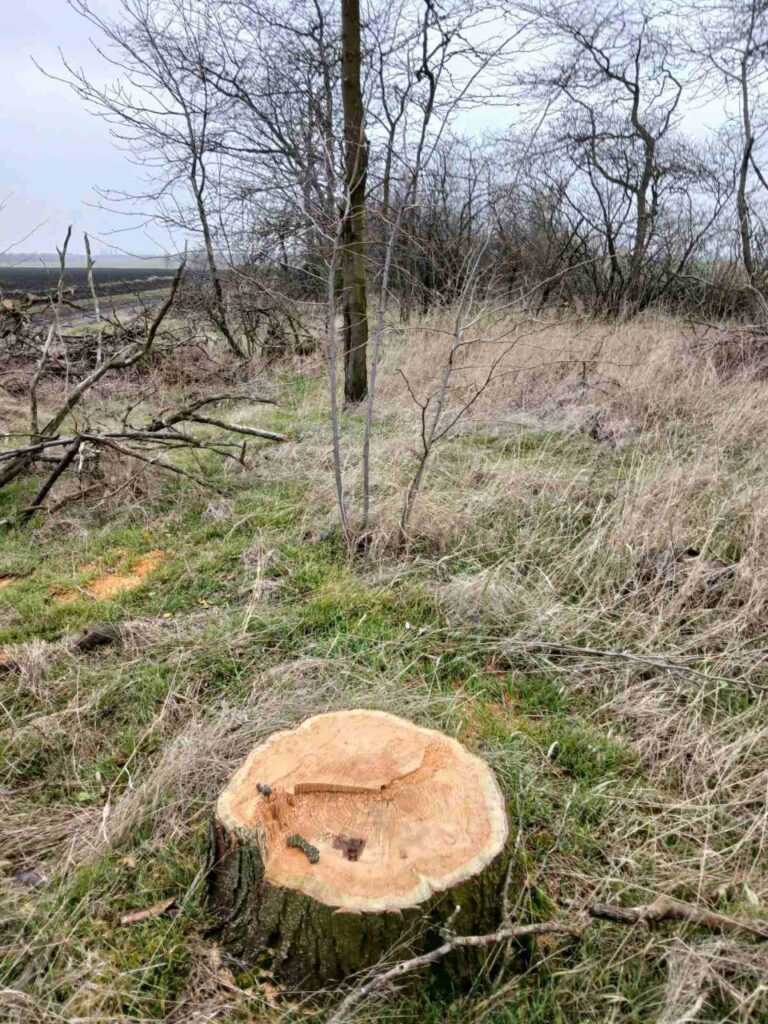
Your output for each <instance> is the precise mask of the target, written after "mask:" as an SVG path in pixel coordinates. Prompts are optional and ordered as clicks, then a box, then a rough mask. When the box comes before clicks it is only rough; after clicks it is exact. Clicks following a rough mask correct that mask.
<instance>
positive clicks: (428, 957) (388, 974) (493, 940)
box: [327, 920, 587, 1024]
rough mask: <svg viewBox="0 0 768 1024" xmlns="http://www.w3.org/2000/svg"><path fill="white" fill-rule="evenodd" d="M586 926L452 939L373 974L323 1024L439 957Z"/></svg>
mask: <svg viewBox="0 0 768 1024" xmlns="http://www.w3.org/2000/svg"><path fill="white" fill-rule="evenodd" d="M586 924H587V922H586V920H581V921H576V922H567V921H542V922H540V923H537V924H523V925H519V926H517V927H515V928H501V929H500V930H499V931H497V932H491V933H490V934H489V935H456V936H454V938H452V939H447V940H446V941H445V942H444V943H443V944H442V946H438V947H437V949H433V950H432V952H431V953H424V954H422V955H421V956H415V957H412V958H411V959H410V960H401V961H400V963H398V964H395V966H394V967H390V968H389V970H387V971H382V972H381V973H380V974H374V976H373V977H372V978H371V979H370V980H369V981H367V982H366V983H365V984H364V985H361V986H360V988H357V989H354V990H353V991H352V992H350V993H349V995H348V996H347V997H346V998H345V999H344V1000H343V1001H342V1003H341V1004H340V1006H339V1008H338V1009H337V1010H336V1012H335V1013H334V1015H333V1016H332V1017H330V1018H329V1020H328V1022H327V1024H341V1022H342V1021H345V1020H347V1018H348V1017H349V1014H350V1013H351V1012H352V1010H354V1009H355V1007H356V1006H359V1004H360V1003H362V1002H364V1001H365V1000H366V999H368V998H369V997H370V996H372V995H373V994H374V993H375V992H378V991H379V990H380V989H382V988H385V987H386V986H387V985H389V984H391V983H392V982H394V981H397V980H398V979H399V978H402V977H404V976H405V975H406V974H412V973H413V972H414V971H419V970H421V969H422V967H428V966H429V964H433V963H436V962H437V961H438V960H442V958H443V957H445V956H447V955H448V954H449V953H452V952H453V951H454V950H455V949H462V948H466V947H472V948H475V949H478V948H482V947H483V946H494V945H497V944H498V943H500V942H508V941H509V940H511V939H523V938H526V937H527V936H529V935H571V936H575V935H581V933H582V932H583V931H584V928H585V927H586Z"/></svg>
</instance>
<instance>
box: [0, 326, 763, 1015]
mask: <svg viewBox="0 0 768 1024" xmlns="http://www.w3.org/2000/svg"><path fill="white" fill-rule="evenodd" d="M445 326H446V325H445V324H444V323H443V321H441V320H440V318H439V317H437V316H436V317H434V318H433V319H430V320H425V321H424V322H423V323H421V324H419V325H416V326H413V327H409V328H407V329H406V330H405V331H404V332H403V333H402V335H397V336H394V337H393V339H392V341H391V343H390V344H389V346H388V350H387V352H386V355H385V359H384V363H383V366H382V369H381V389H380V396H379V404H378V407H377V416H376V430H375V435H374V441H373V466H374V494H373V498H374V507H375V508H376V509H377V518H376V521H375V524H374V527H373V535H372V543H371V544H370V546H369V547H368V549H367V551H366V552H365V553H364V554H359V555H355V556H350V555H349V553H348V552H347V550H346V548H345V546H344V544H343V543H342V540H341V537H340V534H339V530H338V527H337V525H336V514H335V511H334V497H333V478H332V467H331V458H330V443H329V430H328V425H327V415H326V411H325V410H326V405H327V395H326V390H325V384H324V380H323V371H322V367H321V366H319V365H310V364H304V365H303V366H301V367H298V366H297V367H283V368H282V369H280V370H278V371H274V370H273V371H271V374H272V376H271V380H270V387H271V388H272V389H273V390H274V393H275V394H276V396H277V397H278V399H279V406H278V408H277V409H275V410H272V411H269V410H265V409H264V408H260V409H258V410H257V411H254V410H253V408H252V407H248V408H243V409H241V410H236V415H235V414H233V419H236V420H238V421H240V422H251V423H254V424H256V425H259V426H265V427H269V428H272V429H277V430H281V431H286V432H288V433H290V434H291V436H292V438H293V440H292V441H291V442H290V443H288V444H285V445H280V446H271V447H262V448H257V447H253V448H252V451H251V453H250V456H249V458H248V459H247V460H246V463H245V466H244V467H239V466H236V465H234V464H232V465H233V468H231V469H230V468H228V467H224V466H222V464H221V463H220V462H218V461H216V460H214V459H213V457H210V456H206V457H205V458H204V459H201V460H199V462H198V464H197V465H196V467H195V468H196V471H197V472H202V473H205V474H206V475H207V477H208V478H209V480H210V481H211V483H212V484H216V485H217V486H218V487H221V488H223V489H225V490H226V491H227V492H228V493H227V495H226V496H222V495H218V494H217V493H215V492H213V491H211V490H207V489H204V488H202V487H198V486H197V485H195V484H193V483H192V482H190V481H189V480H186V479H179V478H173V479H169V478H160V477H154V476H151V475H149V473H147V475H146V476H145V477H144V478H143V480H142V486H141V488H140V489H137V487H132V488H129V489H126V490H124V491H123V492H122V494H120V495H119V496H118V497H116V498H113V499H111V500H110V501H109V502H105V503H100V504H96V505H95V506H93V507H80V506H73V507H72V508H71V510H67V511H62V513H60V514H59V516H58V517H57V518H56V519H55V521H54V520H50V521H44V522H38V523H37V524H35V528H34V529H33V530H28V531H17V532H11V533H5V534H4V535H3V536H2V539H1V540H0V577H1V578H0V634H1V635H2V642H3V645H4V648H3V651H4V655H3V656H4V657H5V659H6V661H8V660H13V661H14V662H15V666H14V668H13V670H11V671H8V672H7V673H6V674H5V675H4V676H0V684H1V686H2V700H1V703H0V710H2V724H1V725H0V766H1V769H2V779H0V787H2V788H0V799H1V800H2V816H1V817H0V857H2V858H3V859H2V871H3V877H2V878H1V879H0V886H1V887H2V888H1V889H0V898H2V901H3V903H2V907H1V908H0V920H2V921H3V922H4V928H3V936H2V939H0V942H1V943H2V967H1V968H0V971H1V972H2V973H1V976H0V983H1V984H2V985H4V986H5V987H4V988H3V989H0V1008H2V1011H3V1012H5V1013H7V1014H8V1019H10V1020H12V1021H23V1022H44V1024H48V1022H51V1024H53V1022H60V1021H78V1022H94V1024H95V1022H97V1021H98V1022H100V1024H101V1022H106V1021H109V1022H115V1024H118V1022H119V1024H128V1022H131V1024H136V1022H150V1021H151V1022H159V1021H166V1022H169V1024H182V1022H189V1021H193V1022H196V1024H203V1022H208V1021H221V1022H236V1021H263V1022H265V1024H268V1022H269V1024H271V1022H277V1021H280V1022H293V1021H296V1022H303V1021H309V1020H313V1021H314V1020H322V1019H323V1013H324V1012H325V1011H324V1010H323V1009H322V1006H320V1007H318V1005H317V1004H315V1003H313V1002H311V1001H309V1002H308V1001H306V1000H304V1001H302V1000H299V999H297V997H296V996H295V995H293V994H291V993H283V992H281V991H280V990H279V989H276V988H275V986H274V985H273V984H272V983H271V979H270V977H269V974H268V972H265V971H264V970H248V969H245V968H240V967H238V966H237V965H233V964H231V963H229V962H228V961H227V960H226V958H224V957H223V955H222V953H221V951H220V950H218V949H217V947H216V946H215V945H214V943H213V942H212V940H211V939H210V938H208V937H206V912H205V905H204V901H203V899H202V896H203V891H202V889H203V877H204V875H203V867H204V857H205V850H206V843H207V832H208V823H209V820H210V815H211V808H212V802H213V800H214V798H215V795H216V793H217V792H218V790H219V789H220V788H221V787H222V785H223V783H224V782H225V781H226V779H227V777H228V776H229V774H230V773H231V772H232V771H233V769H234V768H235V767H236V766H237V765H238V764H239V762H240V761H241V760H242V758H243V757H244V755H245V754H246V752H247V751H248V750H249V749H250V747H251V746H252V745H253V744H254V743H255V742H256V741H257V740H258V739H259V738H261V737H264V736H266V735H268V734H269V733H270V732H272V731H273V730H275V729H276V728H280V727H284V726H286V725H289V724H291V723H293V722H297V721H299V720H301V719H302V718H304V717H306V716H307V715H309V714H311V713H314V712H318V711H323V710H328V709H331V708H337V707H376V708H382V709H387V710H393V711H396V712H397V713H399V714H404V715H407V716H409V717H412V718H413V719H414V720H416V721H418V722H421V723H423V724H428V725H436V726H439V727H440V728H443V729H445V730H447V731H448V732H449V733H451V734H452V735H455V736H457V737H458V738H460V739H461V740H462V741H463V742H464V743H466V744H467V745H468V746H469V747H470V748H471V749H473V750H475V751H477V752H478V753H480V754H481V755H482V756H483V757H485V758H486V759H487V760H488V761H489V762H490V763H491V765H492V766H493V768H494V770H495V771H496V773H497V775H498V778H499V780H500V782H501V784H502V786H503V788H504V791H505V793H506V796H507V801H508V809H509V814H510V824H511V836H512V842H513V843H514V844H515V858H516V861H515V863H516V871H515V874H514V878H513V885H512V887H511V889H510V892H509V893H508V896H509V899H510V910H511V915H512V919H513V920H515V921H518V922H527V921H535V920H539V919H544V918H548V917H552V916H557V915H562V916H564V917H567V916H570V915H574V914H577V913H578V912H579V910H580V908H582V907H584V906H585V905H586V904H588V903H589V902H591V901H594V900H606V901H612V902H615V903H622V904H627V905H632V904H638V903H645V902H648V901H650V900H652V899H653V898H654V897H655V896H657V895H658V894H660V893H665V894H668V895H672V896H676V897H679V898H682V899H686V900H689V901H691V902H693V903H695V904H697V905H701V906H703V907H709V908H712V909H716V910H719V911H723V912H727V913H730V914H736V915H739V916H742V917H744V918H750V917H757V918H765V917H767V916H768V907H767V906H766V901H767V900H768V877H767V874H766V865H767V863H768V862H767V860H766V857H767V848H766V840H767V839H768V833H767V830H766V826H767V824H768V804H767V803H766V797H767V795H768V717H767V716H766V712H765V687H766V682H768V669H767V668H766V621H767V618H766V614H767V600H768V574H767V572H766V555H767V554H768V462H766V459H765V451H766V442H768V416H766V413H765V409H766V399H768V384H766V383H764V382H759V381H753V380H752V379H751V377H750V374H749V372H748V370H746V371H744V372H741V371H740V372H736V373H734V374H732V375H731V376H730V377H728V379H725V378H724V376H723V374H722V368H721V372H719V373H718V372H717V369H716V367H715V365H714V362H713V358H712V352H711V351H710V350H707V349H702V350H699V349H694V348H693V347H692V345H691V341H690V339H689V338H687V337H686V334H685V331H684V329H683V327H682V326H680V325H678V324H676V323H674V322H670V321H665V320H663V319H660V318H652V317H648V318H647V319H645V320H640V321H637V322H635V323H633V324H632V325H619V326H613V325H606V324H594V323H586V322H571V323H566V322H551V323H549V324H543V323H542V324H535V325H533V328H526V329H525V330H522V329H521V330H520V331H519V336H520V341H519V343H517V344H516V345H515V347H514V350H513V351H511V352H510V354H509V356H508V357H507V359H506V360H505V363H504V365H503V375H502V376H501V377H500V378H499V380H498V382H497V383H496V384H494V385H493V386H492V387H490V388H489V389H488V390H487V391H486V393H485V394H484V395H483V397H482V399H481V400H479V401H478V402H477V403H476V404H475V405H474V406H473V409H472V413H471V416H470V417H468V418H466V419H464V420H462V421H460V423H459V424H458V425H457V429H456V430H455V431H454V432H453V433H452V434H451V435H450V436H449V437H448V438H447V439H446V440H445V442H444V443H443V444H442V445H441V446H440V447H439V449H437V450H436V452H435V457H434V460H433V462H432V464H431V466H430V469H429V473H428V475H427V478H426V481H425V485H424V490H423V493H422V494H421V496H420V499H419V503H418V504H417V506H416V513H415V516H414V520H413V524H412V539H411V544H410V546H409V548H408V549H407V550H405V551H404V550H403V549H402V547H401V546H400V545H399V544H398V543H397V542H396V541H397V531H396V524H397V515H398V512H399V508H400V504H401V501H402V496H403V492H404V488H405V486H406V484H407V481H408V479H409V477H410V475H411V473H412V472H413V467H414V458H415V452H416V451H417V448H418V422H419V415H418V410H417V409H416V408H415V407H414V406H413V403H412V402H411V400H410V398H409V395H408V389H407V388H406V386H405V383H404V381H403V376H402V374H404V375H405V377H406V378H407V380H408V383H409V385H410V387H411V389H413V390H415V391H416V392H417V393H419V392H420V389H424V388H428V387H429V386H430V382H431V381H432V379H433V378H434V376H435V374H436V372H437V368H438V367H439V365H440V361H441V360H442V358H443V357H444V347H445V337H446V336H445V334H444V332H443V328H444V327H445ZM508 326H509V325H508V324H505V323H497V324H495V325H493V327H491V328H489V329H488V330H487V334H488V337H487V338H484V339H479V338H478V340H477V343H476V345H475V346H474V347H473V349H472V352H471V355H470V354H467V355H466V356H465V357H464V358H465V361H464V363H463V364H462V368H461V370H460V371H459V375H458V378H457V379H458V382H459V383H460V384H461V386H462V388H465V389H466V388H469V387H470V386H471V382H472V380H473V379H475V377H476V376H477V375H481V374H482V367H483V366H484V365H487V363H488V360H489V358H490V353H492V352H493V351H494V344H495V343H496V340H497V339H498V338H499V337H501V336H502V335H503V334H505V332H506V331H507V330H508ZM494 332H495V334H494ZM158 372H159V371H158ZM209 386H210V387H211V388H215V387H216V381H215V380H212V381H211V382H210V385H209ZM458 394H459V392H457V395H458ZM110 400H113V399H112V398H110V396H108V395H105V397H104V401H105V402H108V401H110ZM362 429H363V425H362V418H361V416H360V415H358V414H357V413H354V412H352V413H348V414H345V420H344V438H345V440H344V457H345V470H346V474H347V481H348V486H349V488H350V494H351V498H352V503H353V507H354V502H355V500H356V496H357V495H358V493H359V486H360V467H359V459H358V452H359V444H360V439H361V437H362ZM33 487H34V481H31V480H28V481H24V482H23V483H22V484H20V485H18V486H14V487H12V488H7V489H6V492H2V493H0V504H3V507H0V515H2V514H4V507H5V506H8V505H11V504H13V503H18V502H19V501H21V500H23V498H24V496H25V494H26V493H27V492H29V493H31V492H32V490H33ZM110 580H111V581H112V583H111V584H110V582H109V581H110ZM115 580H118V581H124V580H128V581H129V582H128V583H127V584H126V585H125V586H124V587H123V584H122V583H118V584H117V585H115V582H114V581H115ZM107 622H109V623H115V624H119V625H120V627H121V631H122V637H123V643H122V645H119V646H118V645H112V646H109V647H105V648H103V649H100V650H98V651H94V652H92V653H90V654H76V653H73V652H72V650H71V647H70V643H69V641H70V639H71V637H72V635H73V634H75V633H76V632H77V631H78V630H79V629H81V628H83V627H85V626H88V625H93V624H101V623H107ZM172 897H173V898H175V899H176V901H177V906H178V912H177V913H175V914H173V915H161V916H157V917H154V918H151V919H149V920H146V921H144V922H142V923H139V924H135V925H131V926H121V925H120V923H119V921H120V917H121V915H123V914H125V913H126V912H128V911H131V910H134V909H141V908H144V907H147V906H151V905H153V904H156V903H158V902H160V901H163V900H168V899H170V898H172ZM766 977H768V953H766V949H765V946H764V945H763V946H761V945H760V944H758V943H756V942H754V941H751V940H750V939H749V938H748V937H739V936H732V935H731V936H722V935H715V934H712V933H709V932H706V931H703V930H701V929H697V928H695V927H693V926H691V925H688V924H671V925H664V926H661V927H659V928H656V929H653V930H642V929H626V928H622V927H620V926H616V925H612V924H609V923H602V924H601V923H594V924H593V925H591V926H590V927H589V928H588V929H587V931H586V932H585V934H584V937H583V938H582V939H581V940H580V941H578V942H576V941H571V940H569V941H563V940H559V939H558V940H557V941H550V940H546V941H545V940H541V941H540V942H539V943H538V944H537V945H536V946H534V947H531V948H529V949H527V950H526V951H525V956H524V958H523V964H522V969H521V970H519V971H518V972H516V973H513V974H509V973H507V974H505V973H504V972H503V970H502V964H501V962H500V960H499V957H498V955H497V956H496V957H495V958H494V957H492V958H491V959H490V960H489V964H488V968H487V971H486V972H485V974H484V976H483V977H480V978H478V980H477V984H476V986H475V988H474V990H473V991H472V992H469V993H457V994H456V995H455V998H454V999H453V1000H451V1001H446V1000H445V998H444V996H443V997H441V998H438V997H437V996H436V995H435V994H431V995H430V993H429V992H426V993H422V994H421V995H409V994H408V993H407V992H403V993H391V992H390V993H389V994H388V996H387V999H386V1000H385V1001H384V1002H383V1003H374V1004H370V1005H365V1006H363V1007H362V1009H361V1010H360V1012H359V1016H358V1018H357V1019H360V1020H378V1021H381V1022H387V1024H390V1022H391V1024H394V1022H395V1021H397V1022H403V1021H428V1022H435V1024H437V1022H438V1021H461V1022H464V1021H467V1022H473V1024H474V1022H476V1024H480V1022H483V1024H512V1022H515V1024H517V1022H524V1024H560V1022H563V1024H564V1022H569V1024H570V1022H582V1021H594V1022H604V1021H615V1022H637V1024H640V1022H648V1021H659V1022H663V1024H673V1022H674V1024H682V1022H683V1021H685V1022H689V1021H690V1022H692V1021H697V1022H699V1021H701V1022H704V1021H718V1022H720V1021H721V1022H725V1021H729V1022H731V1021H733V1022H747V1021H761V1020H762V1021H765V1020H768V987H767V986H766V983H765V979H766Z"/></svg>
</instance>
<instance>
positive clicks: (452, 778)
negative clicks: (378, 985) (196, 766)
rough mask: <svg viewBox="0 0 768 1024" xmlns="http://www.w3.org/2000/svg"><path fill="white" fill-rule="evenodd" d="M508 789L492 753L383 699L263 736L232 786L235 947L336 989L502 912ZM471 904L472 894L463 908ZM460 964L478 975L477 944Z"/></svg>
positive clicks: (226, 878) (219, 858)
mask: <svg viewBox="0 0 768 1024" xmlns="http://www.w3.org/2000/svg"><path fill="white" fill-rule="evenodd" d="M506 837H507V818H506V812H505V808H504V798H503V796H502V794H501V791H500V789H499V787H498V784H497V782H496V779H495V778H494V776H493V773H492V772H491V770H490V768H489V767H488V765H487V764H486V763H485V762H484V761H482V760H480V758H478V757H475V756H474V755H472V754H470V753H469V751H467V750H466V749H465V748H464V747H463V746H462V745H461V744H460V743H458V742H457V741H456V740H454V739H451V738H450V737H448V736H445V735H443V734H442V733H439V732H435V731H434V730H431V729H423V728H420V727H419V726H416V725H413V724H412V723H411V722H407V721H405V720H404V719H402V718H397V717H396V716H394V715H390V714H385V713H384V712H380V711H341V712H334V713H331V714H324V715H317V716H316V717H314V718H310V719H308V720H307V721H306V722H304V723H303V724H302V725H300V726H298V728H295V729H291V730H287V731H284V732H278V733H275V734H274V735H273V736H271V737H270V738H269V739H268V740H266V742H264V743H262V744H260V745H259V746H257V747H256V748H255V749H254V750H253V751H252V753H251V754H250V756H249V757H248V759H247V760H246V761H245V763H244V764H243V765H242V766H241V768H240V769H239V770H238V771H237V772H236V773H235V775H234V776H233V777H232V779H231V780H230V782H229V784H228V785H227V787H226V788H225V789H224V791H223V792H222V794H221V796H220V797H219V801H218V804H217V808H216V818H215V821H214V826H213V838H212V848H211V868H210V872H209V878H208V895H209V905H210V908H211V910H212V912H213V915H214V917H215V919H216V922H217V923H216V925H215V928H214V930H215V931H217V932H218V933H219V937H220V940H221V942H222V944H223V946H224V948H225V949H227V950H228V951H229V952H230V953H232V954H233V955H234V956H236V957H237V958H239V959H240V960H242V961H244V962H245V963H248V964H251V965H259V964H262V965H265V966H267V965H268V966H271V968H272V970H273V972H274V975H275V977H276V978H277V979H278V980H279V981H280V982H281V983H283V984H285V985H289V986H291V987H293V988H299V989H304V990H307V989H317V988H322V987H324V986H326V985H328V983H330V982H334V981H338V980H340V979H343V978H346V977H348V976H349V975H350V974H353V973H354V972H357V971H360V970H363V969H365V968H368V967H371V966H373V965H374V964H376V963H378V962H379V961H380V960H381V959H382V957H384V956H385V955H386V954H391V953H392V952H393V950H394V949H395V948H396V947H397V955H399V956H402V955H410V954H413V953H420V952H425V951H426V950H427V949H430V948H433V947H434V946H436V945H439V944H440V942H441V941H443V939H442V937H441V930H442V929H443V928H444V926H445V924H446V922H447V921H449V920H450V927H451V928H452V929H453V930H455V931H456V932H458V933H461V934H471V933H474V932H487V931H489V930H492V929H493V928H494V927H495V926H496V925H497V924H498V921H499V915H500V907H501V900H500V890H501V887H502V885H503V881H504V875H505V871H506V860H505V858H504V856H500V854H501V853H502V851H503V850H504V847H505V842H506ZM457 908H458V909H457ZM459 960H460V961H461V962H454V963H453V964H452V965H451V973H452V975H453V976H454V977H455V978H457V977H458V976H459V975H461V974H462V973H469V974H473V973H474V970H475V968H476V966H477V960H476V959H474V960H473V954H472V952H471V951H466V954H464V953H462V954H461V955H460V956H459Z"/></svg>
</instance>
